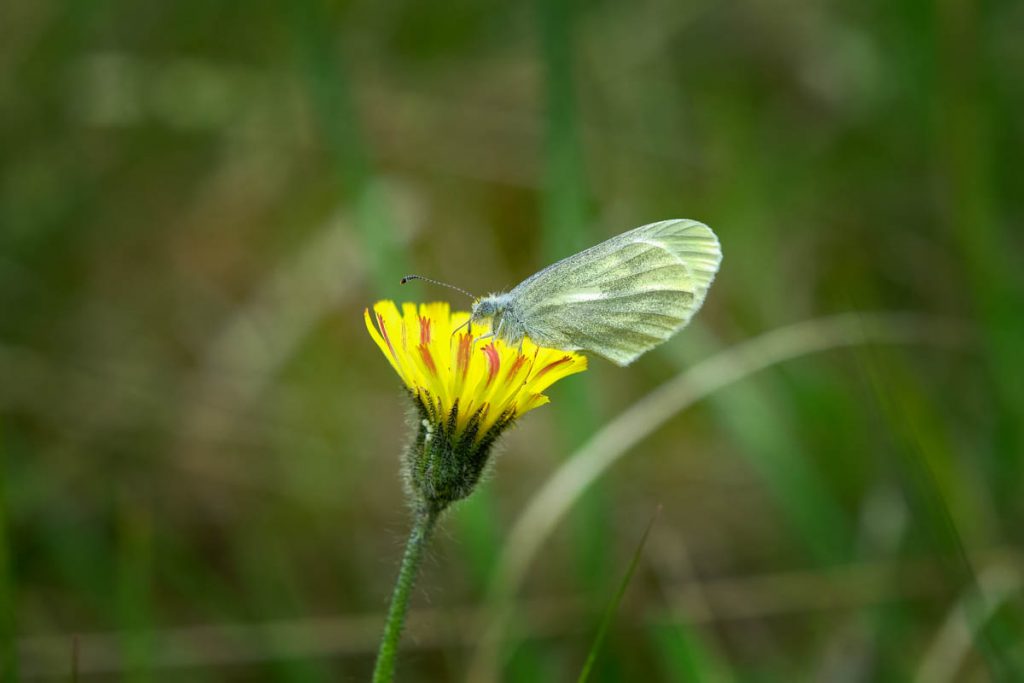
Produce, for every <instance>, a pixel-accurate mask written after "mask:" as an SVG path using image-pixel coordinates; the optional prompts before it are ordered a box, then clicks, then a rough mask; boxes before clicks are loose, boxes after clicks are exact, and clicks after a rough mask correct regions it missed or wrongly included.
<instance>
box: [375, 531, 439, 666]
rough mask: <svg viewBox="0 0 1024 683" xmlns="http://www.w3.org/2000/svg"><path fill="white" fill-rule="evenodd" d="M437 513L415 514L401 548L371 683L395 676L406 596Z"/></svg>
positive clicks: (407, 600) (407, 606) (407, 596)
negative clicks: (395, 579) (395, 578)
mask: <svg viewBox="0 0 1024 683" xmlns="http://www.w3.org/2000/svg"><path fill="white" fill-rule="evenodd" d="M436 521H437V513H436V512H432V511H419V512H417V513H416V518H415V520H414V521H413V525H412V529H411V530H410V532H409V540H408V541H406V544H405V555H403V556H402V566H401V568H400V569H399V570H398V580H397V581H396V582H395V590H394V592H393V593H392V594H391V606H390V607H389V608H388V618H387V622H386V623H385V624H384V637H383V638H382V639H381V641H380V649H379V650H378V651H377V663H376V665H375V666H374V668H373V683H390V681H391V680H392V679H393V678H394V675H395V657H396V656H397V655H398V641H399V640H400V639H401V637H402V627H403V626H404V625H405V615H406V613H407V612H408V611H409V595H410V594H411V593H412V587H413V584H414V583H416V575H417V573H418V572H419V567H420V561H421V560H422V559H423V550H424V548H426V546H427V542H428V541H429V540H430V534H431V532H433V530H434V523H435V522H436Z"/></svg>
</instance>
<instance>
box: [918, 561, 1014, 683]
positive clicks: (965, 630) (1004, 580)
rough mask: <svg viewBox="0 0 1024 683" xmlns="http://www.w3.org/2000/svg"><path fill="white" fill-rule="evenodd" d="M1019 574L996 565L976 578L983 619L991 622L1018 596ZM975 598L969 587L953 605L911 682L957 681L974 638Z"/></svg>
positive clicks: (1009, 568) (949, 682) (1008, 568)
mask: <svg viewBox="0 0 1024 683" xmlns="http://www.w3.org/2000/svg"><path fill="white" fill-rule="evenodd" d="M1021 585H1022V584H1021V576H1020V572H1019V571H1018V570H1017V569H1016V568H1015V567H1012V566H1009V565H996V566H993V567H991V568H989V569H988V570H986V571H984V572H982V574H981V576H979V577H978V588H979V589H980V593H981V595H982V596H984V598H985V603H984V605H983V610H984V614H982V615H981V616H982V617H983V619H985V620H988V619H991V618H992V616H993V615H994V614H995V613H996V612H997V611H998V609H999V608H1000V606H1002V605H1003V604H1004V603H1006V602H1007V601H1009V600H1010V599H1012V598H1013V596H1014V595H1016V594H1018V593H1019V592H1020V589H1021ZM977 599H978V595H977V594H976V593H975V591H974V587H973V586H972V587H970V588H969V589H968V591H967V592H966V593H964V594H963V595H962V596H961V597H960V600H958V601H957V602H956V604H955V605H954V607H953V609H952V611H950V613H949V616H948V617H947V618H946V620H945V622H944V623H943V624H942V627H941V628H940V629H939V632H938V634H936V637H935V640H933V641H932V644H931V647H929V648H928V650H927V652H926V653H925V655H924V658H923V659H922V660H921V664H920V667H919V668H918V670H917V676H916V677H915V681H916V682H917V683H951V682H952V681H955V680H957V672H958V671H960V668H961V666H962V665H963V662H964V660H965V659H966V658H967V654H968V651H969V650H970V646H971V642H972V640H973V638H974V634H973V629H972V623H971V621H972V618H971V614H972V612H973V611H974V609H975V607H974V606H973V605H972V603H973V602H975V601H976V600H977ZM1016 648H1017V655H1018V657H1019V656H1020V654H1021V653H1022V652H1024V643H1022V642H1021V641H1020V640H1017V642H1016Z"/></svg>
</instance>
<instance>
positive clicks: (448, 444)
mask: <svg viewBox="0 0 1024 683" xmlns="http://www.w3.org/2000/svg"><path fill="white" fill-rule="evenodd" d="M363 317H364V318H365V319H366V329H367V330H369V332H370V336H371V337H373V340H374V341H375V342H377V346H379V347H380V350H381V351H382V352H383V353H384V356H385V357H386V358H387V359H388V362H389V363H391V367H393V368H394V369H395V372H397V373H398V376H399V377H401V378H402V381H403V382H405V386H406V387H408V388H409V392H410V393H411V394H412V397H413V401H414V403H415V405H416V409H417V411H418V412H419V421H418V424H416V425H415V435H414V438H413V439H412V442H411V443H410V445H409V447H408V448H407V449H406V451H405V454H404V456H403V458H402V473H403V475H404V478H405V483H406V488H407V490H408V492H409V495H410V498H411V500H412V502H413V505H414V506H415V507H416V508H417V510H418V511H419V512H421V513H426V514H428V515H430V516H436V515H437V514H438V513H440V512H441V511H442V510H444V509H445V508H447V507H448V506H449V505H451V504H452V503H453V502H455V501H457V500H461V499H462V498H465V497H466V496H468V495H469V494H470V493H472V492H473V489H474V488H475V487H476V484H477V482H478V481H479V480H480V476H481V474H482V473H483V472H484V469H485V468H486V467H487V464H488V460H489V458H490V453H491V447H492V446H493V445H494V443H495V441H497V439H498V437H499V436H500V435H501V433H502V431H504V430H505V429H506V428H507V427H508V426H509V425H511V424H512V422H513V421H514V420H515V419H516V418H517V417H519V416H520V415H522V414H523V413H526V412H528V411H531V410H533V409H534V408H536V407H538V406H542V405H544V404H545V403H547V402H548V397H547V396H545V395H544V394H543V393H542V392H543V391H544V390H545V389H547V388H548V387H550V386H551V385H552V384H554V383H555V382H557V381H558V380H560V379H561V378H563V377H566V376H568V375H572V374H574V373H577V372H582V371H583V370H586V368H587V359H586V358H584V357H583V356H580V355H579V354H575V353H569V352H566V351H557V350H555V349H545V348H541V347H538V346H537V345H536V344H534V343H532V342H531V341H530V340H529V339H524V340H523V346H522V349H520V348H518V347H516V348H512V347H509V346H506V345H505V343H504V342H502V341H500V340H496V339H492V338H488V339H486V340H481V339H480V337H482V336H483V335H485V334H487V333H488V332H489V331H490V330H489V329H488V328H487V326H485V325H476V326H473V328H472V329H470V326H469V325H466V326H465V327H460V326H461V325H463V324H464V323H466V322H467V321H468V320H469V313H468V312H466V311H456V312H454V313H452V311H451V309H450V308H449V307H448V304H446V303H433V304H420V306H419V307H418V308H417V306H416V305H415V304H410V303H406V304H402V309H401V311H399V309H398V306H396V305H395V303H394V302H393V301H379V302H377V303H376V304H374V305H373V313H372V314H371V312H370V311H369V310H366V311H365V312H364V315H363Z"/></svg>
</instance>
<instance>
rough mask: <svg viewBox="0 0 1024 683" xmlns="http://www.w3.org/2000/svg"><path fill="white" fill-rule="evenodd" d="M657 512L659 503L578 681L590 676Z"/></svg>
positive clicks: (638, 562)
mask: <svg viewBox="0 0 1024 683" xmlns="http://www.w3.org/2000/svg"><path fill="white" fill-rule="evenodd" d="M659 514H661V506H660V505H659V506H658V508H657V509H656V510H655V511H654V514H653V515H651V521H649V522H647V528H646V529H644V533H643V535H642V536H641V537H640V542H639V543H638V544H637V546H636V550H634V551H633V559H632V560H630V562H629V568H628V569H627V570H626V573H625V575H624V576H623V577H622V581H620V582H619V587H618V590H616V591H615V595H614V596H612V601H611V602H610V603H608V607H607V609H605V612H604V616H603V617H602V618H601V625H600V626H599V627H598V629H597V634H595V635H594V642H593V643H592V644H591V645H590V651H589V652H588V653H587V661H586V662H585V663H584V664H583V670H582V671H580V676H579V678H577V679H576V680H577V682H578V683H584V682H585V681H586V680H587V678H589V677H590V671H591V670H592V669H593V668H594V662H596V661H597V653H598V652H599V651H600V650H601V645H602V643H604V639H605V636H606V635H607V634H608V627H609V626H611V623H612V619H614V618H615V613H616V612H617V611H618V609H619V604H620V603H621V602H622V596H624V595H625V594H626V588H627V587H628V586H629V582H630V581H632V580H633V574H634V573H635V572H636V568H637V565H638V564H640V555H641V554H642V553H643V551H644V546H645V545H647V537H648V536H650V534H651V528H652V527H653V526H654V522H655V520H657V519H658V515H659Z"/></svg>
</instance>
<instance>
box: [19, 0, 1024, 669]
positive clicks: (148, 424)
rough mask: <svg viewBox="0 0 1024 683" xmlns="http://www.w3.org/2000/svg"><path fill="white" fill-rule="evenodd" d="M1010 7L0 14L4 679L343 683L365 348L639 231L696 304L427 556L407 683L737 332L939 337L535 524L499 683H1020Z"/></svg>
mask: <svg viewBox="0 0 1024 683" xmlns="http://www.w3.org/2000/svg"><path fill="white" fill-rule="evenodd" d="M1021 35H1024V4H1022V3H1020V2H1015V1H1013V0H990V1H988V2H985V3H975V2H971V1H970V0H935V1H933V2H929V1H928V0H900V1H899V2H891V1H889V0H870V1H868V2H831V3H819V2H809V1H807V0H789V1H782V0H779V1H777V2H763V1H758V0H741V1H739V2H733V3H717V2H710V1H708V0H689V1H688V2H680V3H677V2H669V1H668V0H642V1H640V2H629V3H627V2H610V1H604V2H580V1H569V0H551V1H549V2H548V1H540V2H535V3H504V2H494V1H492V0H484V1H470V0H454V1H453V2H446V3H426V2H419V1H418V0H398V1H394V0H389V1H385V2H363V1H359V0H353V1H349V2H340V3H327V2H324V1H322V0H300V1H297V2H293V3H275V2H207V1H205V0H204V1H200V0H179V1H177V2H162V3H159V2H158V3H152V2H143V3H129V2H118V1H116V0H115V1H108V2H99V1H97V2H88V1H74V2H57V1H54V0H34V1H29V0H14V1H13V2H6V3H4V5H3V7H2V8H0V678H2V680H4V681H8V680H11V681H14V680H46V679H50V680H52V679H63V680H67V679H68V677H69V676H71V671H72V670H73V669H75V670H77V677H78V679H79V680H89V681H92V680H96V681H105V680H118V681H120V680H124V681H172V680H173V681H177V680H182V681H250V680H251V681H334V680H365V679H366V678H367V677H368V675H369V672H370V670H371V668H372V663H373V655H374V652H375V648H376V644H377V639H378V637H379V631H380V627H381V624H382V620H383V614H384V609H385V607H386V601H387V597H388V594H389V591H390V589H391V583H392V580H393V578H394V574H395V570H396V568H397V562H398V559H399V557H400V553H401V547H402V543H403V541H404V534H405V532H406V529H407V524H408V521H409V520H408V513H407V509H406V506H405V503H404V500H403V496H402V491H401V485H400V481H399V476H398V454H399V452H400V450H401V448H402V446H403V443H404V439H405V430H406V427H405V419H406V411H407V405H406V403H405V399H404V397H403V395H402V392H401V389H400V385H399V382H398V379H397V378H396V377H395V376H394V375H393V373H392V372H391V370H390V368H389V367H388V365H387V363H386V362H385V360H384V359H383V358H382V357H381V356H380V354H379V352H378V350H377V349H376V348H375V347H374V345H373V344H372V342H371V341H370V339H369V337H368V336H367V334H366V332H365V330H364V329H363V321H362V312H363V309H364V307H366V306H367V305H370V304H372V303H373V302H374V301H375V300H377V299H379V298H382V297H390V298H404V299H410V300H421V301H422V300H432V299H437V298H441V299H446V300H451V301H452V302H453V303H456V304H462V305H465V304H467V303H468V301H466V300H463V299H462V298H461V297H460V295H458V294H457V293H455V292H451V291H448V290H444V289H440V288H436V287H431V286H427V285H422V284H415V285H408V286H406V287H405V288H404V289H400V288H399V286H398V279H399V277H400V276H401V275H403V274H405V273H406V272H421V273H423V274H425V275H429V276H432V277H436V278H440V279H444V280H447V281H450V282H452V283H454V284H457V285H459V286H461V287H464V288H466V289H469V290H470V291H473V292H476V293H486V292H488V291H492V290H499V289H502V288H507V287H510V286H512V285H514V284H515V283H517V282H518V281H519V280H520V279H522V278H524V277H525V276H527V275H529V274H530V273H532V272H534V271H535V270H537V269H539V268H540V267H542V266H544V265H546V264H548V263H550V262H552V261H553V260H555V259H556V258H559V257H562V256H565V255H568V254H570V253H573V252H574V251H576V250H578V249H579V248H582V247H585V246H589V245H591V244H593V243H596V242H597V241H599V240H601V239H604V238H606V237H609V236H611V235H613V234H616V233H618V232H621V231H623V230H625V229H628V228H631V227H635V226H637V225H640V224H643V223H647V222H651V221H654V220H659V219H662V218H668V217H689V218H696V219H699V220H702V221H704V222H706V223H708V224H710V225H711V226H712V227H713V228H714V229H715V230H716V231H717V233H718V234H719V236H720V238H721V241H722V243H723V247H724V253H725V260H724V264H723V269H722V271H721V274H720V276H719V278H718V280H717V281H716V283H715V285H714V287H713V288H712V290H711V293H710V296H709V299H708V302H707V305H706V306H705V308H704V310H703V311H702V312H701V314H700V315H699V316H698V319H697V321H696V322H695V323H694V324H693V325H692V326H691V328H690V329H688V330H687V331H686V332H685V333H683V334H680V335H679V336H678V337H676V338H674V339H673V340H672V341H671V342H670V343H668V344H665V345H664V346H663V347H662V348H660V349H658V350H657V351H655V352H652V353H650V354H649V355H648V356H645V357H644V358H643V359H642V360H641V361H640V362H638V363H636V364H635V365H634V366H632V367H630V368H628V369H620V368H617V367H614V366H612V365H611V364H609V363H606V362H603V361H601V360H599V359H597V360H595V361H594V362H593V363H592V369H591V370H590V371H589V372H587V373H586V374H584V375H580V376H576V377H573V378H571V379H569V380H566V381H564V382H562V383H560V384H559V385H558V386H556V387H554V388H553V389H552V391H551V392H550V393H551V397H552V405H551V406H549V407H546V408H544V409H542V410H539V411H537V412H534V413H531V414H530V415H529V416H528V418H526V419H524V420H523V422H522V424H521V425H520V426H519V427H518V428H517V429H516V430H514V431H513V433H511V435H510V436H508V437H507V438H506V439H505V440H504V442H503V447H502V449H501V453H500V455H499V456H498V458H497V460H496V465H495V467H494V470H493V471H492V474H491V476H490V478H489V480H488V482H487V483H486V485H485V486H484V487H483V488H482V489H481V490H480V491H479V493H478V494H477V495H476V496H475V497H474V498H473V499H471V500H470V501H468V502H466V503H465V504H463V505H461V506H460V507H459V508H458V509H457V510H455V511H454V512H453V513H452V514H450V515H449V516H448V517H447V518H446V519H445V521H444V522H443V525H442V531H441V533H440V534H439V535H438V538H437V539H436V542H435V543H434V546H433V548H432V551H431V555H430V558H429V560H428V561H427V563H426V564H425V568H424V572H423V575H422V577H421V584H420V588H419V589H418V590H417V593H416V595H415V598H414V605H413V613H412V616H411V621H410V627H409V631H408V634H407V638H406V641H405V642H406V649H405V650H404V652H403V656H402V659H401V660H400V663H399V675H400V680H405V681H449V680H468V679H467V676H469V673H470V669H471V662H474V661H476V659H478V658H479V654H480V649H479V647H478V644H479V641H480V634H481V632H482V626H481V625H482V624H487V623H490V621H489V620H490V619H492V616H493V612H494V610H493V608H492V607H490V606H489V605H490V604H491V603H490V602H489V601H488V599H487V596H488V595H489V590H490V589H489V588H488V586H492V582H493V580H494V579H493V577H494V572H495V568H496V563H497V562H498V558H499V557H500V556H501V554H502V552H505V551H508V547H507V543H508V538H509V537H508V531H509V529H510V528H511V527H512V526H513V524H514V522H515V520H516V519H517V516H518V515H519V514H520V512H521V511H522V510H523V509H524V507H525V506H526V504H527V502H528V501H529V500H530V498H531V496H532V495H533V494H534V493H535V492H536V491H537V490H538V489H539V488H540V487H541V486H543V485H544V484H545V482H547V481H548V480H549V478H550V477H551V476H552V475H553V473H554V472H556V471H557V470H558V468H559V467H561V466H562V465H563V464H564V463H565V462H566V460H567V459H568V458H571V457H572V454H573V453H574V452H575V451H576V450H577V449H578V447H579V446H580V445H581V444H583V443H584V442H586V441H587V440H588V439H589V438H590V437H592V436H593V435H594V434H597V433H598V430H599V429H600V428H601V427H602V426H604V425H606V424H607V423H608V422H609V421H610V420H612V419H614V418H615V416H616V415H619V414H620V413H621V412H622V411H624V410H627V409H629V408H630V406H632V405H634V404H635V403H636V402H637V401H638V400H640V399H642V398H643V397H644V396H646V395H647V394H648V392H650V391H652V390H653V389H655V388H656V387H657V386H659V385H661V384H662V383H664V382H666V381H669V380H670V378H673V377H676V376H677V375H678V374H679V373H682V372H685V371H686V370H687V369H688V368H690V367H692V366H693V365H694V364H695V363H698V362H700V361H701V360H703V359H707V358H711V357H714V356H715V354H718V353H720V352H723V351H725V350H728V349H730V348H732V347H734V345H736V344H738V343H741V342H743V341H744V340H747V339H749V338H753V337H756V336H757V335H759V334H761V333H764V332H767V331H769V330H772V329H775V328H779V327H783V326H786V325H790V324H793V323H797V322H800V321H806V320H811V319H815V318H819V317H822V316H828V315H832V314H836V313H842V312H848V311H876V312H877V311H909V312H915V313H917V314H921V315H923V316H930V317H929V318H927V319H928V320H935V319H941V320H942V321H944V322H943V325H945V327H944V328H943V329H950V330H953V332H954V333H953V334H951V335H938V334H937V335H935V338H934V339H932V338H930V335H928V334H923V335H918V336H919V337H923V338H921V339H919V340H918V341H917V342H916V343H914V344H908V345H892V344H886V345H880V344H873V345H862V344H857V343H854V342H851V345H850V346H849V347H848V348H844V349H840V350H833V351H827V352H823V353H818V354H812V355H800V356H799V357H797V358H794V359H792V360H789V361H787V362H785V363H781V364H777V365H773V366H772V367H770V368H768V369H766V370H764V371H761V372H758V373H754V374H750V375H744V376H742V377H741V378H740V379H739V380H738V381H737V382H734V383H732V384H730V385H729V386H727V387H725V388H723V389H721V390H718V391H715V392H713V393H712V394H711V395H710V396H708V397H707V398H706V399H704V400H702V401H700V402H699V403H698V404H696V405H695V406H693V407H692V408H690V409H688V410H686V411H683V412H681V413H679V414H677V415H673V416H672V417H671V419H669V420H668V421H667V423H666V424H664V426H662V427H660V428H658V429H657V430H655V431H654V433H653V434H650V435H649V436H644V437H643V438H642V439H641V440H640V441H639V443H638V444H637V445H636V446H635V447H633V448H632V449H630V451H629V452H628V453H627V454H626V455H625V456H624V457H623V458H622V459H621V460H620V461H619V462H618V463H616V464H615V465H614V466H613V467H612V468H611V469H610V470H609V472H608V473H607V474H606V475H605V476H603V477H601V478H600V479H599V480H598V481H597V482H596V484H595V485H594V486H593V487H591V488H590V489H588V491H587V493H586V495H584V496H582V497H580V498H579V499H574V500H572V501H571V511H570V514H569V515H568V517H567V519H565V520H564V521H563V522H560V523H559V524H558V525H557V527H556V530H555V532H554V536H553V538H551V539H547V540H545V542H544V544H543V546H542V552H541V555H540V557H539V558H538V559H537V560H536V561H535V562H533V563H532V564H531V565H530V566H529V568H528V571H527V575H526V580H525V585H523V586H522V587H521V588H517V589H516V590H515V591H514V599H515V603H514V610H513V616H512V620H511V622H510V624H509V627H508V628H507V629H505V630H504V636H503V638H502V641H501V646H500V648H499V649H498V655H497V656H496V657H492V658H491V660H492V661H490V662H489V663H486V664H487V666H488V667H489V668H487V667H485V668H484V669H482V670H484V671H488V670H489V671H490V672H491V673H490V674H488V675H490V676H494V677H500V679H501V680H509V681H547V680H550V681H559V680H574V679H575V678H576V676H577V675H578V673H579V672H580V671H581V669H582V666H583V662H584V660H585V658H586V656H587V654H588V652H590V651H591V643H592V641H593V639H594V635H595V633H596V631H597V627H598V624H599V620H600V617H601V614H602V612H603V611H604V610H605V608H606V606H607V605H608V604H609V603H610V602H611V600H612V598H613V597H614V595H615V592H616V590H617V587H618V585H619V582H620V581H621V580H622V577H623V575H624V574H625V572H626V568H627V566H628V565H629V562H630V560H631V558H632V557H634V555H635V554H636V553H637V552H638V544H639V543H640V539H641V536H642V534H643V530H644V528H645V527H646V526H647V524H648V521H649V520H650V519H651V517H652V515H654V513H655V509H656V508H657V506H658V505H659V504H660V505H661V506H662V510H661V513H660V515H659V516H658V518H657V520H656V521H655V522H654V526H653V528H652V531H651V534H650V536H649V537H648V539H647V542H646V544H645V545H644V546H643V547H642V548H640V549H639V553H640V554H639V558H640V559H639V565H638V569H637V571H636V574H635V575H634V576H633V578H632V581H631V582H630V584H629V586H628V589H627V592H626V593H625V596H624V598H623V601H622V604H621V605H620V607H619V609H618V610H617V612H616V615H615V617H614V619H613V620H612V622H611V627H610V630H609V634H608V638H607V640H606V641H605V642H604V644H603V645H602V646H601V647H600V648H599V649H598V650H597V651H596V655H597V660H596V663H595V668H594V672H593V674H592V678H591V680H597V681H636V680H651V681H654V680H665V681H706V680H707V681H795V680H827V681H905V680H920V681H953V680H964V681H985V680H1021V679H1020V678H1016V676H1021V675H1022V674H1021V672H1022V671H1024V668H1022V664H1021V662H1022V661H1024V652H1022V645H1021V642H1022V636H1024V620H1022V617H1021V615H1022V611H1021V582H1022V576H1024V575H1022V570H1024V560H1022V555H1021V551H1020V543H1021V541H1022V540H1024V503H1022V497H1021V494H1022V489H1024V443H1022V440H1024V434H1022V429H1021V424H1022V419H1024V357H1022V351H1024V296H1022V281H1021V270H1022V268H1021V266H1022V260H1021V257H1022V254H1024V244H1022V242H1024V234H1022V230H1021V226H1022V223H1024V174H1022V173H1021V171H1020V160H1021V154H1022V151H1024V116H1022V111H1024V78H1022V74H1024V41H1021Z"/></svg>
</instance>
